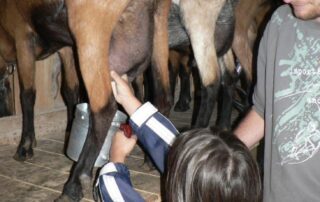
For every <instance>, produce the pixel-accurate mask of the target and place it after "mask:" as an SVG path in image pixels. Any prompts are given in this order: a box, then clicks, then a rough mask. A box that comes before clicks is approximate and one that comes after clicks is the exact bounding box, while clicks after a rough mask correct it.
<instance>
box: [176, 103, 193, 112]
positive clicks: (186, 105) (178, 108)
mask: <svg viewBox="0 0 320 202" xmlns="http://www.w3.org/2000/svg"><path fill="white" fill-rule="evenodd" d="M189 109H190V107H189V103H187V102H177V104H176V106H174V109H173V110H174V111H175V112H185V111H188V110H189Z"/></svg>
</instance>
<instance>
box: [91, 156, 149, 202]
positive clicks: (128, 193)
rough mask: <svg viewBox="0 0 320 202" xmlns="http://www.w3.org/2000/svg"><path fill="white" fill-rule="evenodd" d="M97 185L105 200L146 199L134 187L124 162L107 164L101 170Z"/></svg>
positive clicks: (137, 200)
mask: <svg viewBox="0 0 320 202" xmlns="http://www.w3.org/2000/svg"><path fill="white" fill-rule="evenodd" d="M97 186H98V188H99V193H100V197H101V200H102V201H103V202H110V201H123V202H124V201H135V202H140V201H144V200H143V198H142V197H141V196H140V195H139V194H138V193H137V192H136V190H134V189H133V187H132V184H131V181H130V173H129V170H128V168H127V167H126V166H125V165H124V164H123V163H113V162H109V163H108V164H106V165H105V166H104V167H103V168H102V169H101V171H100V175H99V178H98V181H97Z"/></svg>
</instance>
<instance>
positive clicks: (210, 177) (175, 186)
mask: <svg viewBox="0 0 320 202" xmlns="http://www.w3.org/2000/svg"><path fill="white" fill-rule="evenodd" d="M111 76H112V78H113V79H114V82H113V83H112V88H113V93H114V96H115V98H116V100H117V102H118V103H120V104H121V105H122V106H123V108H124V109H125V110H126V111H127V113H128V114H129V115H130V120H129V123H130V125H131V126H132V128H133V131H134V133H135V134H136V136H133V137H132V138H126V137H125V136H124V135H123V132H121V131H120V132H117V134H116V135H115V136H114V138H113V142H112V146H111V151H110V162H109V163H107V164H106V165H105V166H104V167H103V168H102V169H101V171H100V175H99V178H98V182H97V186H98V187H99V190H100V196H101V199H102V201H117V202H118V201H134V202H139V201H143V198H142V197H141V196H140V195H139V194H138V193H137V192H136V191H135V190H134V189H133V187H132V184H131V181H130V174H129V171H128V168H127V167H126V165H125V164H124V162H125V158H126V156H127V155H129V153H130V152H131V150H132V149H133V147H134V145H135V143H136V140H137V139H139V141H140V143H141V144H142V146H143V147H144V149H145V150H146V152H147V153H148V154H149V155H150V156H151V159H152V160H153V161H154V162H155V165H156V167H157V168H158V169H159V171H160V172H161V173H164V171H166V176H167V177H166V182H165V183H166V186H165V189H166V190H165V199H164V200H165V201H169V202H193V201H203V202H212V201H225V202H259V201H260V199H261V183H260V178H259V171H258V167H257V165H256V163H255V161H254V159H253V158H252V156H251V154H250V151H249V150H248V148H247V147H246V146H245V145H244V144H243V143H242V142H241V141H240V140H239V139H238V138H236V137H235V136H234V135H233V134H232V133H230V132H222V131H220V130H217V129H209V128H204V129H194V130H191V131H188V132H185V133H183V134H181V135H179V136H178V137H177V135H178V131H177V130H176V128H175V127H174V126H173V124H172V123H171V122H170V121H169V120H168V119H167V118H166V117H164V116H163V115H162V114H160V113H159V112H158V111H157V109H156V108H155V107H154V106H153V105H151V104H150V103H145V104H143V105H142V104H141V103H140V101H139V100H138V99H137V98H136V97H134V95H133V92H132V91H131V89H130V87H129V86H128V83H127V81H126V80H124V79H122V78H121V77H119V75H117V74H116V73H115V72H111ZM171 145H172V146H171ZM169 150H170V151H169ZM168 152H169V154H168ZM167 155H168V161H166V159H167V158H166V157H167ZM166 162H168V165H167V166H166Z"/></svg>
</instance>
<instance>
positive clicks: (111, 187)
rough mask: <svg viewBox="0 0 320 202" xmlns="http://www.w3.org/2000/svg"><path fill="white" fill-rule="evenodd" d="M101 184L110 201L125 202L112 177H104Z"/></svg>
mask: <svg viewBox="0 0 320 202" xmlns="http://www.w3.org/2000/svg"><path fill="white" fill-rule="evenodd" d="M103 182H104V184H105V187H106V189H107V191H108V193H109V195H110V198H111V199H112V201H115V202H125V201H124V199H123V197H122V195H121V192H120V190H119V187H118V185H117V183H116V180H115V179H114V177H113V176H110V175H104V176H103Z"/></svg>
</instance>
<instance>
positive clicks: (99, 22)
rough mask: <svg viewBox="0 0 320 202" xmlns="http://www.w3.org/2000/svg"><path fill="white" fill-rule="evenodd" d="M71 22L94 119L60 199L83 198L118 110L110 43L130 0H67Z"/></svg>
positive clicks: (75, 199) (92, 118) (73, 199)
mask: <svg viewBox="0 0 320 202" xmlns="http://www.w3.org/2000/svg"><path fill="white" fill-rule="evenodd" d="M66 3H67V7H68V18H69V26H70V29H71V31H72V33H73V35H74V37H75V40H76V44H77V48H78V56H79V62H80V69H81V74H82V77H83V80H84V83H85V87H86V90H87V93H88V97H89V102H90V109H91V123H90V127H89V134H88V136H87V139H86V142H85V145H84V147H83V149H82V152H81V154H80V157H79V161H78V162H77V163H75V164H74V166H73V168H72V171H71V175H70V177H69V179H68V181H67V183H66V184H65V186H64V189H63V193H62V195H61V196H60V197H59V199H57V201H79V200H80V199H81V198H82V197H83V193H82V188H87V187H89V184H90V180H91V176H92V169H93V166H94V163H95V160H96V158H97V156H98V154H99V151H100V149H101V147H102V143H103V142H104V139H105V137H106V134H107V131H108V129H109V127H110V124H111V121H112V118H113V116H114V114H115V111H116V102H115V100H114V98H113V97H112V96H111V82H110V75H109V58H108V56H109V44H110V39H111V34H112V31H113V28H114V27H115V25H116V23H117V21H118V19H119V17H120V15H121V14H122V12H123V10H124V9H125V8H126V7H127V4H128V3H129V0H108V1H98V0H83V1H74V0H68V1H66Z"/></svg>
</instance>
